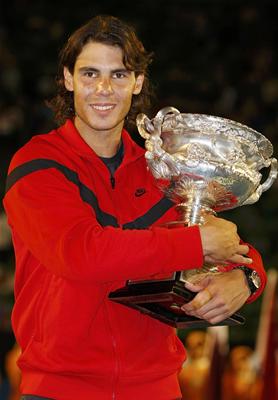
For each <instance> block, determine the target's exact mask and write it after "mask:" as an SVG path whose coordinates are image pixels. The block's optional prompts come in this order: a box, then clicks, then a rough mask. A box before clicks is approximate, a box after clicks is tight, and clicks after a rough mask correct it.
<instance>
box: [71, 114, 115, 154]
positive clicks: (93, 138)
mask: <svg viewBox="0 0 278 400" xmlns="http://www.w3.org/2000/svg"><path fill="white" fill-rule="evenodd" d="M74 125H75V127H76V128H77V130H78V132H79V134H80V136H81V137H82V138H83V140H84V141H85V142H86V143H87V144H88V146H90V147H91V149H93V150H94V152H95V153H96V154H97V155H98V156H99V157H106V158H110V157H113V156H114V155H115V154H116V153H117V151H118V149H119V147H120V144H121V134H122V127H116V128H115V129H111V130H107V131H94V130H93V129H84V126H83V124H82V123H81V124H80V121H79V119H78V118H77V119H75V121H74Z"/></svg>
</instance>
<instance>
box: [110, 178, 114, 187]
mask: <svg viewBox="0 0 278 400" xmlns="http://www.w3.org/2000/svg"><path fill="white" fill-rule="evenodd" d="M110 182H111V186H112V189H115V178H114V176H113V175H111V176H110Z"/></svg>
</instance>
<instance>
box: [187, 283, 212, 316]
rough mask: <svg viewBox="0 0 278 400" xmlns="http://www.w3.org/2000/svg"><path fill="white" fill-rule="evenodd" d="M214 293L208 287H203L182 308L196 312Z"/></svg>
mask: <svg viewBox="0 0 278 400" xmlns="http://www.w3.org/2000/svg"><path fill="white" fill-rule="evenodd" d="M212 297H213V296H212V294H211V292H210V290H209V289H208V288H205V289H203V290H202V291H201V292H199V293H198V294H197V295H196V296H195V297H194V299H193V300H192V301H190V302H189V303H187V304H184V305H183V306H182V307H181V309H182V310H183V311H184V312H186V313H190V312H194V311H197V310H200V309H201V308H202V307H203V306H204V305H206V304H207V303H208V302H209V301H210V300H211V299H212Z"/></svg>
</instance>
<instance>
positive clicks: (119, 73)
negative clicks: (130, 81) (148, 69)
mask: <svg viewBox="0 0 278 400" xmlns="http://www.w3.org/2000/svg"><path fill="white" fill-rule="evenodd" d="M125 76H126V75H125V73H124V72H115V73H114V74H113V78H117V79H121V78H124V77H125Z"/></svg>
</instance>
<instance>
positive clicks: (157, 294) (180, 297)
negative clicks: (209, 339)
mask: <svg viewBox="0 0 278 400" xmlns="http://www.w3.org/2000/svg"><path fill="white" fill-rule="evenodd" d="M195 296H196V293H193V292H191V291H190V290H188V289H186V288H185V287H184V283H183V282H182V281H180V280H178V279H170V280H157V281H156V280H152V281H137V282H136V281H128V282H127V284H126V286H125V287H123V288H120V289H118V290H115V291H114V292H111V293H110V294H109V299H110V300H112V301H115V302H117V303H120V304H123V305H125V306H128V307H131V308H133V309H135V310H138V311H140V312H141V313H144V314H147V315H149V316H150V317H152V318H155V319H158V320H159V321H161V322H164V323H166V324H168V325H170V326H173V327H175V328H178V329H184V328H188V327H190V328H204V327H209V326H221V325H229V326H233V325H241V324H243V323H244V322H245V319H244V317H242V316H241V315H239V314H233V315H232V316H230V317H229V318H227V319H225V320H223V321H221V322H219V323H217V324H215V325H213V324H210V323H209V322H207V321H205V320H203V319H200V318H197V317H193V316H190V315H186V314H185V313H184V311H182V310H181V309H180V307H181V306H182V305H183V304H185V303H188V302H189V301H191V300H192V299H193V298H194V297H195Z"/></svg>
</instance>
